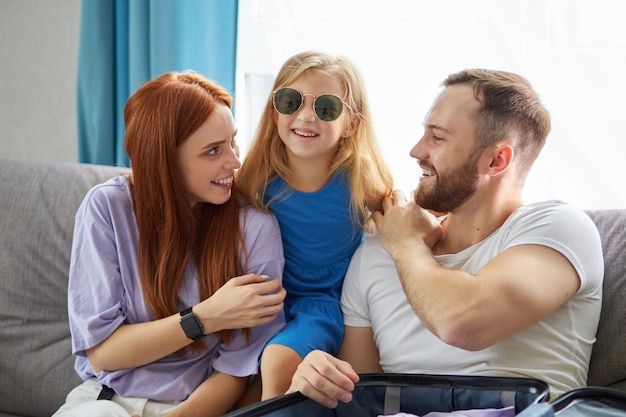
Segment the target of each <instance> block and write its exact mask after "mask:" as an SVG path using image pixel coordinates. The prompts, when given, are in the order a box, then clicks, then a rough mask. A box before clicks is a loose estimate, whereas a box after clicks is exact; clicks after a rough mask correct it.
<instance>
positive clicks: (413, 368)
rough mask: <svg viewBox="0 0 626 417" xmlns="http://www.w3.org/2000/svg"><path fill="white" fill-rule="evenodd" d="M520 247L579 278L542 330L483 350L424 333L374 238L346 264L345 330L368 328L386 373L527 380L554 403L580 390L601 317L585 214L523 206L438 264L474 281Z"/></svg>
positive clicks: (596, 250) (594, 239)
mask: <svg viewBox="0 0 626 417" xmlns="http://www.w3.org/2000/svg"><path fill="white" fill-rule="evenodd" d="M524 244H535V245H542V246H547V247H550V248H552V249H555V250H557V251H558V252H560V253H562V254H563V255H564V256H565V257H566V258H567V259H568V260H569V261H570V262H571V264H572V265H573V266H574V268H575V269H576V271H577V272H578V275H579V277H580V281H581V286H580V289H579V290H578V292H577V293H576V294H574V295H573V296H572V297H571V298H570V299H569V300H568V301H567V302H566V303H565V304H564V305H563V306H561V307H560V308H559V309H558V310H556V311H555V312H554V313H553V314H551V315H550V316H548V317H546V318H545V319H544V320H542V321H541V322H539V323H537V324H535V325H533V326H531V327H529V328H527V329H525V330H524V331H522V332H520V333H518V334H516V335H513V336H511V337H509V338H507V339H506V340H503V341H501V342H499V343H497V344H495V345H493V346H491V347H489V348H486V349H483V350H480V351H475V352H472V351H467V350H463V349H460V348H456V347H454V346H451V345H448V344H445V343H444V342H442V341H441V340H440V339H439V338H437V337H436V336H435V335H434V334H433V333H431V332H430V331H429V330H427V329H426V328H425V327H424V326H423V325H422V324H421V322H420V320H419V318H418V317H417V316H416V314H415V312H414V311H413V310H412V308H411V306H410V304H409V302H408V301H407V299H406V295H405V293H404V291H403V289H402V285H401V283H400V280H399V278H398V274H397V271H396V268H395V265H394V263H393V262H392V260H391V258H390V257H389V255H388V254H387V252H385V250H384V248H383V246H382V244H381V242H380V239H379V238H378V236H376V235H374V236H369V237H368V238H367V240H366V241H365V242H364V243H363V244H362V245H361V246H360V247H359V249H358V250H357V251H356V253H355V255H354V257H353V258H352V262H351V264H350V267H349V269H348V272H347V275H346V278H345V281H344V286H343V293H342V299H341V305H342V311H343V314H344V322H345V324H346V325H347V326H353V327H371V328H372V330H373V332H374V339H375V342H376V345H377V346H378V351H379V353H380V364H381V366H382V369H383V371H384V372H399V373H428V374H460V375H463V374H471V375H495V376H517V377H532V378H537V379H542V380H544V381H545V382H547V383H548V385H549V386H550V392H551V394H552V396H553V397H554V396H556V395H559V394H560V393H562V392H565V391H568V390H570V389H574V388H577V387H581V386H584V385H585V384H586V380H587V371H588V365H589V358H590V355H591V347H592V345H593V343H594V342H595V334H596V330H597V326H598V320H599V317H600V308H601V302H602V280H603V276H604V262H603V257H602V247H601V243H600V236H599V233H598V230H597V228H596V227H595V225H594V223H593V222H592V220H591V219H590V218H589V217H588V216H587V215H586V214H585V213H584V212H583V211H581V210H578V209H575V208H573V207H571V206H568V205H566V204H564V203H562V202H559V201H546V202H540V203H535V204H530V205H526V206H524V207H521V208H519V209H518V210H516V211H515V212H514V213H513V214H512V215H511V216H510V217H509V218H508V219H507V220H506V222H505V223H504V224H503V225H502V226H501V227H500V228H499V229H497V230H496V231H495V232H494V233H493V234H491V235H490V236H489V237H487V238H486V239H484V240H483V241H481V242H479V243H477V244H476V245H473V246H471V247H469V248H467V249H465V250H463V251H461V252H459V253H457V254H452V255H441V256H437V257H436V259H437V261H438V262H439V263H440V264H441V265H443V266H445V267H447V268H454V269H462V270H464V271H466V272H468V273H470V274H475V273H476V272H477V271H479V270H480V269H481V268H482V267H483V266H484V265H485V264H486V263H487V262H488V261H489V260H491V259H493V258H494V257H495V256H496V255H498V254H499V253H501V252H502V251H504V250H506V249H507V248H510V247H513V246H517V245H524Z"/></svg>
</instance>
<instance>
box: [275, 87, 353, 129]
mask: <svg viewBox="0 0 626 417" xmlns="http://www.w3.org/2000/svg"><path fill="white" fill-rule="evenodd" d="M304 96H311V97H313V110H314V111H315V114H316V115H317V117H319V118H320V120H323V121H325V122H332V121H333V120H337V118H338V117H339V116H341V112H342V110H343V106H344V105H345V106H346V107H347V108H348V109H350V110H352V109H351V108H350V106H349V105H348V103H346V102H345V101H343V100H342V99H340V98H339V97H337V96H333V95H332V94H323V95H321V96H314V95H313V94H302V93H301V92H300V91H298V90H296V89H295V88H289V87H283V88H279V89H278V90H276V91H274V97H273V99H272V101H273V103H274V108H275V109H276V111H277V112H278V113H280V114H293V113H295V112H297V111H298V110H300V108H301V107H302V104H303V103H304Z"/></svg>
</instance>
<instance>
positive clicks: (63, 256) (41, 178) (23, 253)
mask: <svg viewBox="0 0 626 417" xmlns="http://www.w3.org/2000/svg"><path fill="white" fill-rule="evenodd" d="M119 172H121V170H120V169H119V168H113V167H100V166H95V165H79V164H62V163H42V162H18V161H8V160H0V334H1V336H0V340H1V341H0V376H1V378H0V412H3V413H14V414H15V415H32V416H50V415H51V414H52V412H54V411H55V410H56V409H57V408H58V407H59V406H60V404H62V403H63V401H64V400H65V395H66V394H67V392H68V391H69V390H70V389H71V388H72V387H74V386H75V385H77V384H78V383H79V382H80V379H79V378H78V376H77V374H76V373H75V372H74V358H73V356H72V355H71V346H70V332H69V325H68V319H67V276H68V268H69V259H70V248H71V241H72V231H73V228H74V213H75V212H76V210H77V209H78V206H79V204H80V202H81V201H82V199H83V197H84V196H85V193H86V192H87V190H88V189H89V188H90V187H91V186H92V185H94V184H96V183H99V182H102V181H103V180H105V179H107V178H110V177H112V176H115V175H116V174H118V173H119ZM0 415H2V414H0ZM8 415H10V414H8Z"/></svg>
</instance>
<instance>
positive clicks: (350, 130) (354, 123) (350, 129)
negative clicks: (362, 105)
mask: <svg viewBox="0 0 626 417" xmlns="http://www.w3.org/2000/svg"><path fill="white" fill-rule="evenodd" d="M360 124H361V117H360V115H358V114H357V115H355V116H352V117H351V118H350V122H349V123H348V125H347V126H346V128H345V129H344V131H343V135H341V136H342V137H344V138H348V137H350V136H352V135H354V132H356V130H357V129H358V128H359V125H360Z"/></svg>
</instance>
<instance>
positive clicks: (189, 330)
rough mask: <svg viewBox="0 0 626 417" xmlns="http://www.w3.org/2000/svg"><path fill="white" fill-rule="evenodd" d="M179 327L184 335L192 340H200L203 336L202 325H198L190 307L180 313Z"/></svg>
mask: <svg viewBox="0 0 626 417" xmlns="http://www.w3.org/2000/svg"><path fill="white" fill-rule="evenodd" d="M180 325H181V327H182V328H183V331H184V332H185V335H186V336H187V337H188V338H190V339H192V340H196V339H200V338H201V337H203V336H204V333H203V330H204V328H203V327H202V323H200V319H198V316H196V315H195V314H193V311H191V307H189V308H187V309H185V310H183V311H181V312H180Z"/></svg>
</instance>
